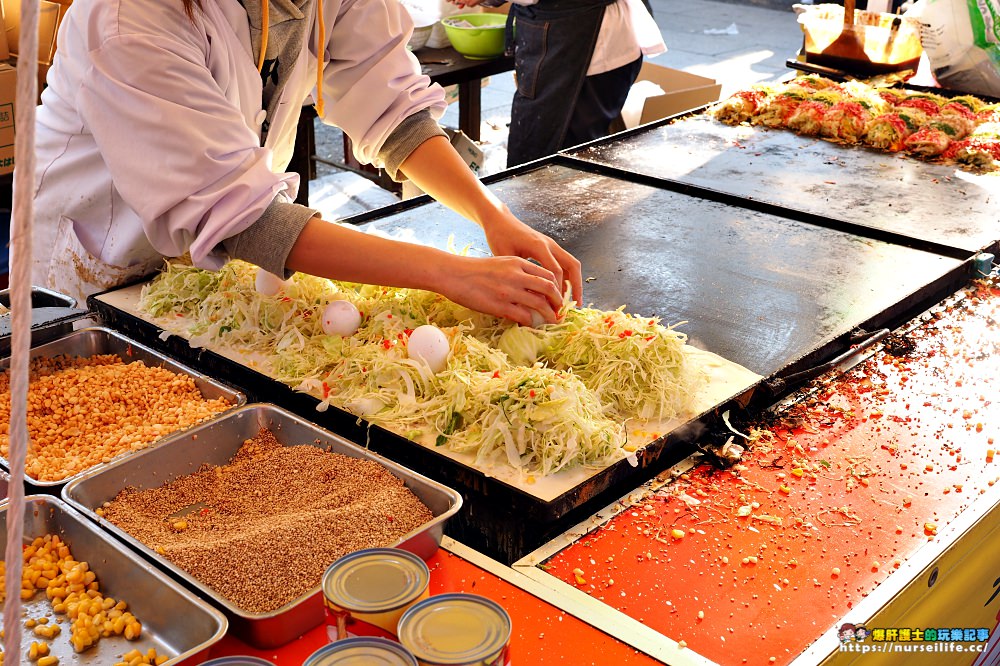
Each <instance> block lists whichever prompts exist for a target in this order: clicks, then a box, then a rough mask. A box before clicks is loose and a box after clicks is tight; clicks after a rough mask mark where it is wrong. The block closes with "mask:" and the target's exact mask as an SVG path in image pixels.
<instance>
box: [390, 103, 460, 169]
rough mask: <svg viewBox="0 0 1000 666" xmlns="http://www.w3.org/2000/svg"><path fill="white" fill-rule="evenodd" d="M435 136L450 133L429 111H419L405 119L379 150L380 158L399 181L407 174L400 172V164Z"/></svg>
mask: <svg viewBox="0 0 1000 666" xmlns="http://www.w3.org/2000/svg"><path fill="white" fill-rule="evenodd" d="M434 136H445V137H446V136H448V135H447V134H445V133H444V130H442V129H441V126H440V125H438V124H437V121H435V120H434V119H433V118H431V114H430V112H429V111H418V112H416V113H414V114H413V115H412V116H409V117H408V118H406V119H405V120H403V122H401V123H400V124H399V126H398V127H396V129H394V130H393V131H392V134H390V135H389V138H388V139H386V141H385V143H384V144H383V145H382V150H380V151H378V158H379V160H380V161H381V162H382V164H383V165H384V166H383V168H384V169H385V171H386V173H387V174H389V177H390V178H392V179H393V180H394V181H396V182H397V183H399V182H402V181H404V180H406V176H404V175H403V174H401V173H399V166H400V165H401V164H402V163H403V162H405V161H406V158H407V157H409V156H410V153H412V152H413V151H414V150H416V149H417V146H419V145H420V144H422V143H423V142H424V141H426V140H427V139H430V138H431V137H434Z"/></svg>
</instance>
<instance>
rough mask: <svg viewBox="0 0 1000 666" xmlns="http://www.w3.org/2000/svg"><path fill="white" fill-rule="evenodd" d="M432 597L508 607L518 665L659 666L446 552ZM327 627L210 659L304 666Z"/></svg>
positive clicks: (228, 642) (434, 565)
mask: <svg viewBox="0 0 1000 666" xmlns="http://www.w3.org/2000/svg"><path fill="white" fill-rule="evenodd" d="M428 565H429V566H430V569H431V583H430V592H431V594H442V593H446V592H470V593H473V594H481V595H483V596H485V597H489V598H490V599H492V600H494V601H496V602H497V603H499V604H500V605H501V606H503V607H504V608H505V609H506V610H507V612H508V613H509V614H510V616H511V622H512V623H513V635H512V636H511V663H512V665H513V666H534V665H536V664H537V665H542V664H545V665H546V666H547V665H548V664H567V665H569V666H584V665H586V664H616V665H618V664H629V665H631V664H636V665H637V666H643V665H650V664H658V663H659V662H658V661H657V660H655V659H651V658H649V657H647V656H645V655H643V654H641V653H636V651H635V650H633V649H632V648H630V647H628V646H627V645H625V644H624V643H621V642H620V641H617V640H615V639H613V638H611V637H610V636H608V635H607V634H604V633H602V632H601V631H599V630H597V629H594V628H593V627H591V626H590V625H588V624H586V623H584V622H581V621H580V620H577V619H576V618H574V617H573V616H571V615H567V614H566V613H564V612H562V611H560V610H559V609H558V608H555V607H554V606H551V605H550V604H548V603H546V602H544V601H542V600H540V599H538V598H537V597H534V596H532V595H530V594H528V593H527V592H525V591H523V590H521V589H520V588H517V587H515V586H513V585H511V584H510V583H507V582H506V581H504V580H502V579H500V578H498V577H497V576H494V575H493V574H490V573H487V572H486V571H484V570H483V569H481V568H479V567H477V566H475V565H473V564H471V563H470V562H468V561H466V560H464V559H462V558H460V557H457V556H455V555H452V554H450V553H448V552H446V551H444V550H440V551H438V553H437V554H436V555H434V557H432V558H431V559H430V561H428ZM349 630H350V631H351V633H355V634H358V635H380V636H383V637H389V638H391V636H389V635H388V634H385V633H383V632H380V631H379V630H378V629H376V628H374V627H370V626H369V625H361V624H357V623H356V624H353V625H351V626H350V627H349ZM328 642H329V641H328V639H327V634H326V627H325V626H320V627H317V628H315V629H313V630H311V631H309V632H307V633H306V634H305V635H303V636H302V637H301V638H298V639H296V640H294V641H292V642H291V643H289V644H288V645H285V646H282V647H281V648H279V649H277V650H256V649H254V648H252V647H250V646H248V645H247V644H245V643H243V642H241V641H239V640H237V639H236V638H233V637H232V636H227V637H226V638H224V639H223V640H222V641H220V642H219V643H217V644H216V645H214V646H212V649H211V650H210V655H209V656H210V657H211V658H215V657H223V656H227V655H234V654H240V655H253V656H257V657H263V658H264V659H267V660H269V661H273V662H274V663H275V664H279V665H280V666H299V665H300V664H301V663H302V662H303V661H304V660H305V659H306V657H308V656H309V655H311V654H312V653H313V652H315V651H316V650H318V649H319V648H321V647H323V646H324V645H326V644H327V643H328Z"/></svg>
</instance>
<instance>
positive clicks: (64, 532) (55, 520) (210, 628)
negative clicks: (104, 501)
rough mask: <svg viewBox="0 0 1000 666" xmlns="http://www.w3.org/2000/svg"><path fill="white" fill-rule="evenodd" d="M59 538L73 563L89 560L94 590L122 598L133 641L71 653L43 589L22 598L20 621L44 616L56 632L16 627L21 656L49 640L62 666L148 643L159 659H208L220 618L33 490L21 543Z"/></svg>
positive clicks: (222, 626)
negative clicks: (136, 630) (136, 626)
mask: <svg viewBox="0 0 1000 666" xmlns="http://www.w3.org/2000/svg"><path fill="white" fill-rule="evenodd" d="M2 507H3V508H2V509H0V544H2V547H3V548H6V541H7V514H8V506H7V502H6V501H4V502H3V504H2ZM46 535H53V536H58V537H59V538H60V539H61V540H62V541H64V542H65V543H66V545H67V546H68V547H69V548H70V552H71V553H72V557H73V558H74V559H75V560H76V561H78V562H88V563H90V564H91V565H92V569H91V570H92V571H93V573H94V574H95V575H96V582H97V583H98V585H99V586H100V592H101V593H102V594H104V595H107V596H108V597H111V598H114V599H115V600H121V601H124V602H126V603H127V604H128V608H127V609H128V611H130V612H132V613H134V614H135V616H136V618H137V619H138V620H139V621H140V622H141V623H142V633H141V635H140V636H139V638H138V639H136V640H126V639H125V638H124V637H123V636H109V637H105V638H101V639H100V640H99V641H98V642H97V644H96V645H94V646H92V647H90V648H88V649H87V650H85V651H84V652H80V653H77V652H76V651H75V650H74V648H73V645H72V644H71V642H70V640H71V636H72V628H71V626H70V621H69V618H68V616H67V615H66V614H64V613H56V612H54V610H53V603H52V601H50V600H49V599H48V598H47V597H46V593H45V591H44V590H37V591H36V592H35V595H34V597H33V598H32V599H30V600H28V601H26V602H23V603H24V605H23V610H24V619H25V620H26V621H27V620H28V619H32V620H37V619H38V618H48V619H47V620H46V622H47V624H48V625H55V626H59V627H60V629H61V631H59V633H58V634H57V635H56V636H54V637H53V638H49V639H42V638H39V637H38V636H36V635H35V633H34V632H33V630H32V629H28V628H25V627H22V636H21V654H22V655H24V654H27V652H28V649H29V647H30V645H31V643H32V642H45V643H48V645H49V649H50V654H52V655H55V656H57V657H59V662H60V663H63V664H93V665H98V664H113V663H116V662H118V661H121V657H122V655H124V654H126V653H128V652H130V651H132V650H134V649H138V650H139V651H140V652H142V653H143V654H146V652H147V650H149V649H151V648H153V649H155V650H156V653H157V654H158V655H164V656H167V657H168V660H167V661H166V662H165V664H180V663H182V662H185V661H186V660H189V659H190V660H191V661H190V662H187V663H199V662H200V661H201V660H203V659H205V658H207V657H208V648H209V647H210V646H211V645H212V644H213V643H215V642H217V641H218V640H220V639H221V638H222V637H223V635H225V633H226V628H227V622H226V618H225V616H224V615H223V614H222V613H220V612H219V611H218V610H216V609H214V608H212V607H211V606H210V605H209V604H207V603H206V602H204V601H202V600H201V599H198V598H197V597H196V596H195V595H194V594H192V593H191V592H189V591H187V590H185V589H184V588H183V586H181V585H179V584H177V583H176V582H174V581H172V580H170V578H169V577H167V576H166V575H165V574H163V573H161V572H159V571H157V570H156V568H155V567H153V566H151V565H149V564H148V563H146V562H144V561H143V560H142V559H141V558H140V557H138V556H137V555H136V554H135V553H133V552H131V551H130V550H129V549H128V548H126V547H125V546H123V545H121V544H119V543H118V542H117V541H116V540H115V539H113V538H111V537H110V536H109V535H108V534H106V533H104V532H103V531H101V530H100V529H99V528H98V527H96V526H95V525H94V524H93V523H91V522H90V521H88V520H87V519H85V518H84V517H83V516H81V515H80V514H79V513H77V512H76V511H74V510H73V509H71V508H70V507H69V506H67V505H66V504H65V503H64V502H62V501H61V500H59V499H58V498H55V497H50V496H41V495H32V496H28V497H26V498H25V501H24V544H25V545H26V546H27V545H28V544H30V543H31V542H32V541H33V540H34V539H35V538H37V537H44V536H46Z"/></svg>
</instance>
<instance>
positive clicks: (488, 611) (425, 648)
mask: <svg viewBox="0 0 1000 666" xmlns="http://www.w3.org/2000/svg"><path fill="white" fill-rule="evenodd" d="M510 630H511V624H510V616H509V615H508V614H507V611H505V610H504V609H503V608H502V607H501V606H500V605H499V604H497V603H495V602H494V601H491V600H490V599H487V598H485V597H481V596H479V595H477V594H462V593H456V594H439V595H437V596H433V597H430V598H428V599H425V600H424V601H421V602H419V603H416V604H414V605H413V606H411V607H410V608H409V609H408V610H407V611H406V612H405V613H403V617H401V618H400V619H399V629H398V635H399V642H400V643H402V644H403V645H404V646H406V648H407V649H408V650H410V652H412V653H413V655H414V656H415V657H416V658H417V659H419V660H420V661H426V662H430V663H434V664H471V663H478V662H479V661H480V660H485V659H487V658H489V657H491V656H492V655H494V654H496V653H497V652H499V651H500V650H502V649H503V648H504V647H505V646H506V645H507V643H508V642H509V641H510Z"/></svg>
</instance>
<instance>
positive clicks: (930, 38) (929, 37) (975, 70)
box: [906, 0, 1000, 97]
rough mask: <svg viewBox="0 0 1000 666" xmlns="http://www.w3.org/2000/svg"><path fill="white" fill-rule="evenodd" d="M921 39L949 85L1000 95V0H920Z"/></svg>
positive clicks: (914, 14) (914, 12)
mask: <svg viewBox="0 0 1000 666" xmlns="http://www.w3.org/2000/svg"><path fill="white" fill-rule="evenodd" d="M906 16H908V17H911V18H915V19H917V20H918V21H920V24H921V28H920V41H921V43H922V44H923V47H924V51H925V52H926V53H927V58H928V60H929V61H930V65H931V69H933V70H934V76H935V78H937V80H938V83H940V84H941V85H942V86H943V87H945V88H952V89H954V90H961V91H963V92H968V93H973V94H978V95H989V96H991V97H1000V25H998V24H996V23H994V17H997V16H1000V0H971V1H969V2H967V1H966V0H917V2H915V3H914V5H913V7H911V8H910V10H909V11H907V12H906Z"/></svg>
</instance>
